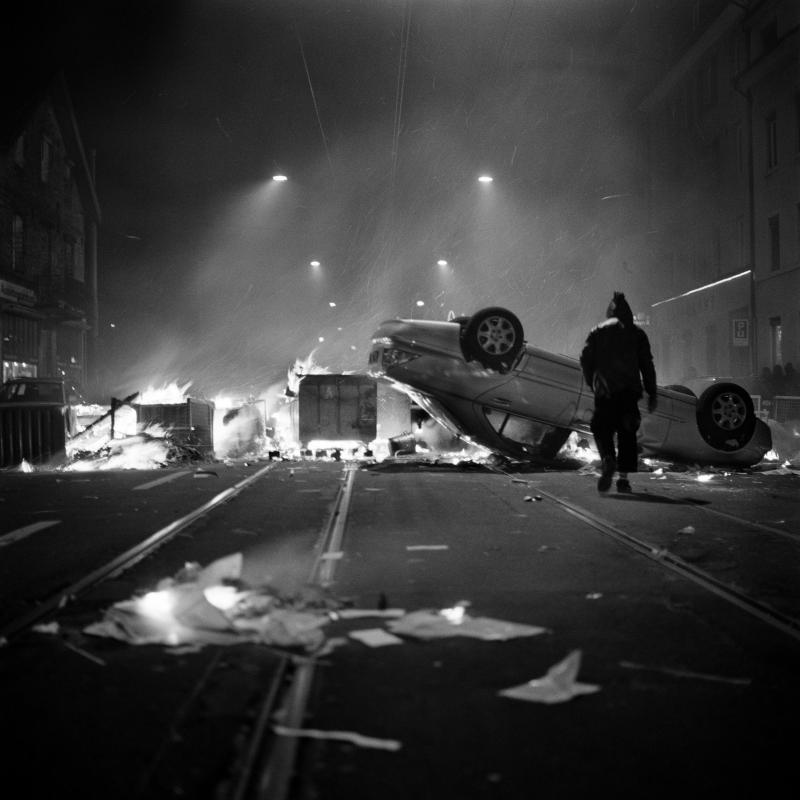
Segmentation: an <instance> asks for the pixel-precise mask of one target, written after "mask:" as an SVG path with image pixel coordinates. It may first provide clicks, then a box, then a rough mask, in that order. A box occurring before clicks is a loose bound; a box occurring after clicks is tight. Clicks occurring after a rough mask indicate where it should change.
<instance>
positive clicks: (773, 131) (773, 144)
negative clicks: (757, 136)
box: [767, 111, 778, 170]
mask: <svg viewBox="0 0 800 800" xmlns="http://www.w3.org/2000/svg"><path fill="white" fill-rule="evenodd" d="M777 166H778V118H777V116H776V114H775V112H774V111H773V112H772V113H771V114H769V115H768V116H767V169H768V170H769V169H775V167H777Z"/></svg>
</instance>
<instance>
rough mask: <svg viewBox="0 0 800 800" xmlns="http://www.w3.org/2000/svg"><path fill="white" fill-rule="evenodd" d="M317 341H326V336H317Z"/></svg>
mask: <svg viewBox="0 0 800 800" xmlns="http://www.w3.org/2000/svg"><path fill="white" fill-rule="evenodd" d="M317 341H318V342H320V343H322V342H324V341H325V337H324V336H318V337H317Z"/></svg>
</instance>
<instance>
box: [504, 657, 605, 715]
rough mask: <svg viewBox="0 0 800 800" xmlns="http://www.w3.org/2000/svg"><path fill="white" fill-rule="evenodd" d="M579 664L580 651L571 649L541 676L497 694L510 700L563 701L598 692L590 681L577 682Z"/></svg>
mask: <svg viewBox="0 0 800 800" xmlns="http://www.w3.org/2000/svg"><path fill="white" fill-rule="evenodd" d="M580 666H581V651H580V650H573V651H572V652H571V653H570V654H569V655H568V656H567V657H566V658H565V659H564V660H563V661H560V662H559V663H558V664H556V665H555V666H553V667H550V669H549V670H548V671H547V674H546V675H545V676H544V677H542V678H536V679H535V680H532V681H528V683H523V684H521V685H520V686H512V687H511V688H510V689H503V691H501V692H500V693H499V694H500V695H501V696H502V697H510V698H511V699H512V700H528V701H530V702H534V703H548V704H551V703H564V702H566V701H567V700H571V699H572V698H573V697H577V696H578V695H581V694H593V693H594V692H599V691H600V687H599V686H595V685H594V684H591V683H578V681H577V680H576V678H577V677H578V670H579V669H580Z"/></svg>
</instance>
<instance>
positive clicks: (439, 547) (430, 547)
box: [406, 544, 449, 550]
mask: <svg viewBox="0 0 800 800" xmlns="http://www.w3.org/2000/svg"><path fill="white" fill-rule="evenodd" d="M448 549H449V545H446V544H409V545H406V550H448Z"/></svg>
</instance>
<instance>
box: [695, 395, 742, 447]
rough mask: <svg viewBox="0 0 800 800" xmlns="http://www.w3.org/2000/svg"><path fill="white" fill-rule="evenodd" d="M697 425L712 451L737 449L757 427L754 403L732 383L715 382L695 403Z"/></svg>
mask: <svg viewBox="0 0 800 800" xmlns="http://www.w3.org/2000/svg"><path fill="white" fill-rule="evenodd" d="M697 426H698V428H699V429H700V434H701V435H702V437H703V438H704V439H705V440H706V442H708V444H710V445H711V446H712V447H714V448H715V449H717V450H725V451H728V452H730V451H733V450H739V449H740V448H742V447H744V446H745V445H746V444H747V443H748V442H749V441H750V439H751V438H752V436H753V431H754V430H755V427H756V414H755V408H754V407H753V400H752V398H751V397H750V395H749V394H748V393H747V392H746V391H745V390H744V389H743V388H742V387H741V386H737V385H736V384H735V383H715V384H714V385H713V386H709V387H708V389H706V390H705V391H704V392H703V393H702V394H701V395H700V398H699V399H698V401H697Z"/></svg>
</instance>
